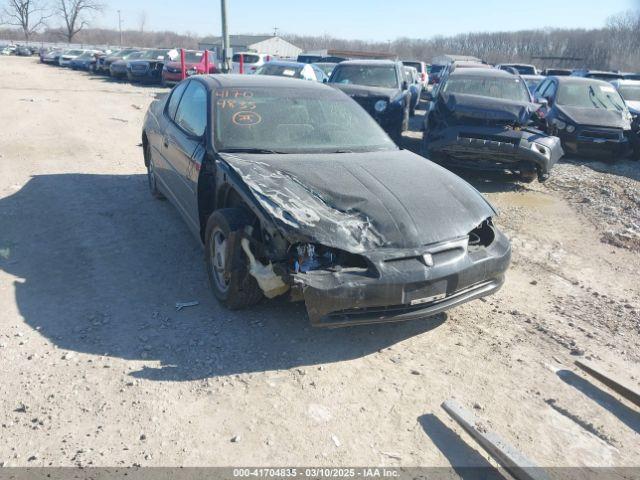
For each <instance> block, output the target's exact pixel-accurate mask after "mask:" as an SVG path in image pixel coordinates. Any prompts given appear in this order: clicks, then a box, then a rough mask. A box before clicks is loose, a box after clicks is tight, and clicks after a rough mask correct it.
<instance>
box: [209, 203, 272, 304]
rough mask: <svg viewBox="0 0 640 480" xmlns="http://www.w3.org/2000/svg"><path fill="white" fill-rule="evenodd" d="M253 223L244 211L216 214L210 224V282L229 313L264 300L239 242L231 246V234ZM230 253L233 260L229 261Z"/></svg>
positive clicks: (222, 211) (228, 209)
mask: <svg viewBox="0 0 640 480" xmlns="http://www.w3.org/2000/svg"><path fill="white" fill-rule="evenodd" d="M251 223H252V221H251V216H250V215H249V214H248V213H247V212H246V211H245V210H243V209H241V208H223V209H220V210H217V211H215V212H214V213H213V214H211V216H210V217H209V220H208V221H207V228H206V233H205V261H206V265H207V274H208V276H209V282H210V284H211V289H212V290H213V294H214V295H215V297H216V298H217V299H218V301H219V302H220V303H222V304H223V305H224V306H225V307H227V308H228V309H230V310H239V309H242V308H247V307H250V306H252V305H255V304H256V303H258V302H259V301H260V300H261V299H262V298H263V294H262V290H260V287H259V286H258V282H257V281H256V279H255V278H253V277H252V276H251V274H250V273H249V268H248V265H247V262H248V260H247V257H246V255H245V253H244V252H243V251H242V248H240V242H239V241H238V242H237V245H235V246H232V245H229V242H230V241H231V240H230V238H231V234H232V233H233V232H241V231H243V230H244V229H245V227H247V226H249V225H251ZM230 247H235V248H230ZM230 252H231V255H232V256H233V258H230V257H229V253H230Z"/></svg>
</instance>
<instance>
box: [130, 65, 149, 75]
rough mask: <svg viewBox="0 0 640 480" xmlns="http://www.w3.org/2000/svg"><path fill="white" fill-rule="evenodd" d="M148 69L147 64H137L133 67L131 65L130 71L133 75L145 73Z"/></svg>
mask: <svg viewBox="0 0 640 480" xmlns="http://www.w3.org/2000/svg"><path fill="white" fill-rule="evenodd" d="M148 69H149V65H147V64H144V63H142V64H139V63H134V64H133V65H131V71H132V72H134V73H146V71H147V70H148Z"/></svg>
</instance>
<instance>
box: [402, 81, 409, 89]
mask: <svg viewBox="0 0 640 480" xmlns="http://www.w3.org/2000/svg"><path fill="white" fill-rule="evenodd" d="M408 89H409V84H408V83H407V81H406V80H404V81H403V82H402V90H408Z"/></svg>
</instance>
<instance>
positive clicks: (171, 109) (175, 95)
mask: <svg viewBox="0 0 640 480" xmlns="http://www.w3.org/2000/svg"><path fill="white" fill-rule="evenodd" d="M188 83H189V82H182V83H181V84H179V85H178V86H176V87H175V88H174V89H173V91H172V92H171V98H169V106H168V107H167V115H169V118H170V119H171V120H173V119H174V118H175V116H176V110H178V104H179V103H180V98H181V97H182V94H183V93H184V89H185V88H187V84H188Z"/></svg>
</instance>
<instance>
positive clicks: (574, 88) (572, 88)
mask: <svg viewBox="0 0 640 480" xmlns="http://www.w3.org/2000/svg"><path fill="white" fill-rule="evenodd" d="M557 102H558V105H565V106H567V107H579V108H599V109H603V110H614V111H619V112H622V111H624V110H625V105H624V100H622V97H620V94H619V93H618V91H617V90H616V89H615V88H614V87H613V85H609V84H604V83H600V82H575V83H573V82H571V83H563V84H561V85H560V88H559V89H558V96H557Z"/></svg>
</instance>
